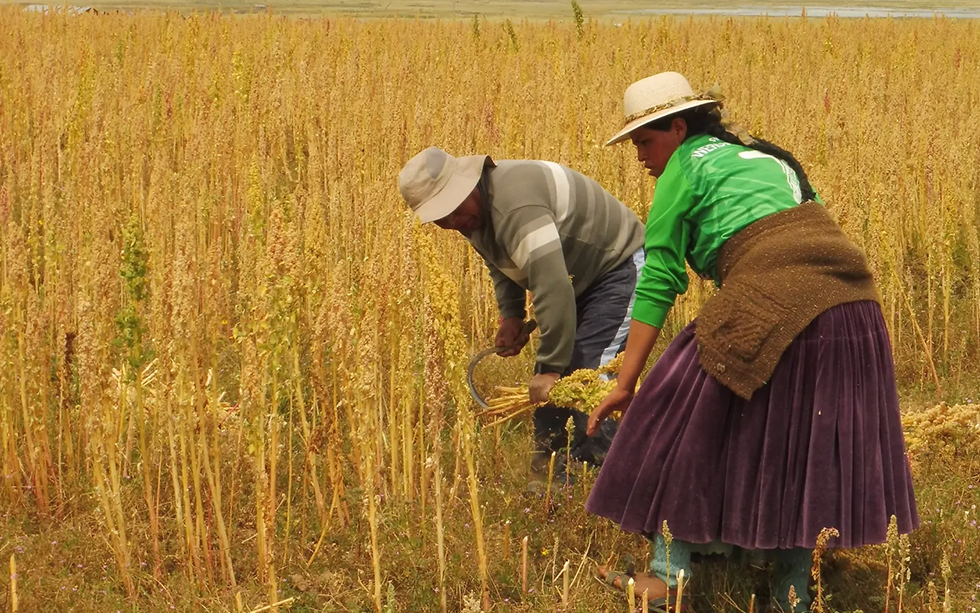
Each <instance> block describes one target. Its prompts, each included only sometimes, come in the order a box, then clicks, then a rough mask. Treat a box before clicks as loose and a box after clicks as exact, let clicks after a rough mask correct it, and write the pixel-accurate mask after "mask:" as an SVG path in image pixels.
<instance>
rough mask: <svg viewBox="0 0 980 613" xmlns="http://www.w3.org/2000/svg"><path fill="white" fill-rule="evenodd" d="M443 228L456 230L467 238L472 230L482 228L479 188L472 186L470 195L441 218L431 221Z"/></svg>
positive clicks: (481, 203) (481, 205) (481, 204)
mask: <svg viewBox="0 0 980 613" xmlns="http://www.w3.org/2000/svg"><path fill="white" fill-rule="evenodd" d="M433 223H434V224H436V225H437V226H439V227H440V228H442V229H443V230H456V231H457V232H459V233H460V234H462V235H463V236H465V237H467V238H469V237H470V236H471V235H472V234H473V233H474V232H476V231H478V230H480V229H481V228H483V224H484V220H483V201H482V199H481V198H480V190H479V189H478V188H475V187H474V188H473V191H472V192H470V195H469V196H467V197H466V199H465V200H463V202H461V203H460V205H459V206H458V207H456V210H455V211H453V212H452V213H450V214H449V215H446V216H445V217H443V218H442V219H437V220H436V221H434V222H433Z"/></svg>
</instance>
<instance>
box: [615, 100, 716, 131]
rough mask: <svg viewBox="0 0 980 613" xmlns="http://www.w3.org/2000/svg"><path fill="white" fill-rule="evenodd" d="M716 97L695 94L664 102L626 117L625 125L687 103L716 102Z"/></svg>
mask: <svg viewBox="0 0 980 613" xmlns="http://www.w3.org/2000/svg"><path fill="white" fill-rule="evenodd" d="M716 99H717V98H715V97H714V96H712V95H711V94H710V93H704V94H693V95H691V96H683V97H681V98H674V99H673V100H671V101H670V102H664V103H663V104H658V105H656V106H651V107H650V108H648V109H643V110H642V111H637V112H636V113H633V114H632V115H629V116H627V117H626V121H625V122H624V123H623V125H627V124H629V123H630V122H633V121H636V120H637V119H639V118H641V117H646V116H647V115H653V114H654V113H659V112H660V111H666V110H667V109H669V108H671V107H674V106H677V105H679V104H684V103H685V102H692V101H694V100H716Z"/></svg>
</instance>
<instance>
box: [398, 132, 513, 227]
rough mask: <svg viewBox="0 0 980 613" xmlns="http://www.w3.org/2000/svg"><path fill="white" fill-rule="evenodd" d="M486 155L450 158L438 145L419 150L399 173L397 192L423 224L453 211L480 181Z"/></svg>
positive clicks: (488, 159)
mask: <svg viewBox="0 0 980 613" xmlns="http://www.w3.org/2000/svg"><path fill="white" fill-rule="evenodd" d="M484 166H496V164H494V163H493V160H491V159H490V156H489V155H469V156H466V157H459V158H457V157H453V156H451V155H449V154H448V153H446V152H445V151H443V150H442V149H440V148H438V147H429V148H428V149H424V150H422V151H421V152H420V153H418V154H417V155H416V156H415V157H413V158H412V159H410V160H409V161H408V163H406V164H405V167H404V168H402V171H401V172H400V173H399V174H398V191H400V192H401V194H402V198H404V199H405V202H407V203H408V206H410V207H411V208H412V211H414V212H415V214H416V215H417V216H418V218H419V221H420V222H422V223H429V222H430V221H436V220H437V219H442V218H443V217H445V216H446V215H449V214H450V213H452V212H453V211H455V210H456V207H458V206H459V205H460V204H462V202H463V200H465V199H466V197H467V196H469V195H470V192H472V191H473V188H474V187H476V184H477V183H479V181H480V176H481V175H482V174H483V168H484Z"/></svg>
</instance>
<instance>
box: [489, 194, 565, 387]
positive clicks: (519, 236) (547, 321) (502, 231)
mask: <svg viewBox="0 0 980 613" xmlns="http://www.w3.org/2000/svg"><path fill="white" fill-rule="evenodd" d="M497 236H498V238H499V239H500V240H501V243H502V245H503V247H504V249H505V250H506V251H507V253H508V255H509V256H510V258H511V259H512V260H513V261H514V263H515V265H516V266H517V267H518V268H519V269H520V270H521V271H523V272H524V273H525V274H526V275H527V282H528V289H529V290H530V291H531V296H532V301H533V304H534V313H535V317H536V318H537V320H538V325H539V327H540V330H541V337H540V340H541V345H540V346H539V347H538V356H537V364H536V365H535V372H556V373H560V372H562V371H564V370H565V367H567V366H568V364H569V362H570V361H571V358H572V347H573V345H574V342H575V327H576V316H575V290H574V288H573V287H572V282H571V279H570V278H569V276H568V270H567V269H566V268H565V258H564V255H563V254H562V244H561V237H560V236H559V234H558V228H557V226H556V224H555V219H554V215H553V214H552V211H551V210H550V209H549V208H548V207H545V206H540V205H527V206H522V207H518V208H515V209H513V210H512V211H511V212H510V213H509V214H508V215H506V216H505V217H504V218H503V219H501V220H500V226H499V229H498V231H497Z"/></svg>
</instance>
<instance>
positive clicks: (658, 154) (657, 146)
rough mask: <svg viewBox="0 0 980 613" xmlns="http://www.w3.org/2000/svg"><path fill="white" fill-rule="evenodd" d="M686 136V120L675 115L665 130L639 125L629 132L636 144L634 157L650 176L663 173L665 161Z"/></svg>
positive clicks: (665, 165)
mask: <svg viewBox="0 0 980 613" xmlns="http://www.w3.org/2000/svg"><path fill="white" fill-rule="evenodd" d="M686 137H687V122H686V121H684V120H683V119H682V118H680V117H675V118H674V120H673V121H671V122H670V126H669V127H668V128H667V129H666V130H654V129H653V128H648V127H645V126H644V127H640V128H637V129H635V130H633V131H632V132H630V139H631V140H632V141H633V145H634V146H636V159H637V160H638V161H639V162H640V163H641V164H643V167H644V168H646V169H647V171H648V172H649V173H650V176H651V177H657V178H659V177H660V175H662V174H664V168H666V167H667V161H668V160H670V156H672V155H673V154H674V152H675V151H677V148H678V147H680V146H681V143H683V142H684V139H685V138H686Z"/></svg>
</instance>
